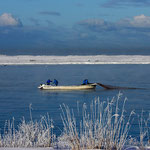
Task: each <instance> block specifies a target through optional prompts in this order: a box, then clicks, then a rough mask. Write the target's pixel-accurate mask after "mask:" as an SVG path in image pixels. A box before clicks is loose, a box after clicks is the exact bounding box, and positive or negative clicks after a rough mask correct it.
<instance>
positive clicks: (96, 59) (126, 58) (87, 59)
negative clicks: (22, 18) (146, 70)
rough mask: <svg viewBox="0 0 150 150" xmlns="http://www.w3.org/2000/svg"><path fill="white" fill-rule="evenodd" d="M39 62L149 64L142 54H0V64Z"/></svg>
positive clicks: (147, 58)
mask: <svg viewBox="0 0 150 150" xmlns="http://www.w3.org/2000/svg"><path fill="white" fill-rule="evenodd" d="M30 64H31V65H36V64H37V65H40V64H48V65H54V64H150V56H143V55H90V56H73V55H68V56H32V55H17V56H7V55H0V65H30Z"/></svg>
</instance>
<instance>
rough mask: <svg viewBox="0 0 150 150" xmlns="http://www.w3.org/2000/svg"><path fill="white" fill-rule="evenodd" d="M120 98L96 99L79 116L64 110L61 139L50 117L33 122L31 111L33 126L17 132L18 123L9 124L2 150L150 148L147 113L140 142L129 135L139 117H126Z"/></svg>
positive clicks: (23, 123) (22, 125) (0, 137)
mask: <svg viewBox="0 0 150 150" xmlns="http://www.w3.org/2000/svg"><path fill="white" fill-rule="evenodd" d="M120 97H121V93H119V94H118V95H117V97H114V98H112V99H111V100H109V99H108V100H107V101H100V99H99V98H96V99H95V100H94V101H92V103H91V105H90V106H87V105H86V104H85V103H84V104H83V107H82V109H81V108H77V110H78V112H74V111H73V110H71V109H70V108H69V107H68V106H66V105H63V106H61V109H62V113H61V119H62V123H63V126H64V129H63V131H62V134H61V135H60V136H59V137H57V138H56V136H55V134H54V133H53V128H54V125H53V121H52V119H50V118H49V115H47V116H43V117H41V119H40V120H39V121H33V119H32V114H31V107H30V118H31V119H30V121H29V122H26V121H25V119H24V118H23V119H22V121H21V123H20V124H19V125H18V128H17V129H15V127H14V119H12V121H11V122H10V121H6V125H5V129H4V134H1V135H0V147H24V148H29V147H36V148H37V147H51V148H52V147H53V148H54V149H57V148H58V147H59V148H67V149H73V150H81V149H106V150H112V149H116V150H122V149H125V148H126V147H128V145H129V146H133V147H134V148H135V147H136V148H140V149H145V147H146V146H147V147H148V146H149V147H150V137H149V136H150V115H149V117H148V118H147V119H144V117H143V112H142V113H141V115H140V116H139V119H138V120H139V141H138V140H137V139H135V138H133V137H132V136H130V135H129V130H130V128H131V125H132V119H133V118H134V117H135V113H134V111H132V112H130V115H129V116H128V118H127V117H126V111H125V103H126V98H125V99H124V100H123V101H122V102H121V104H122V105H121V106H120V101H121V99H120ZM80 110H81V111H80ZM88 110H89V111H88ZM75 113H76V114H77V113H78V114H80V118H82V119H81V120H79V121H77V118H76V117H75V116H77V115H75ZM133 147H132V148H133Z"/></svg>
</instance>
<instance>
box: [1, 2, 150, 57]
mask: <svg viewBox="0 0 150 150" xmlns="http://www.w3.org/2000/svg"><path fill="white" fill-rule="evenodd" d="M149 8H150V0H0V53H2V54H5V53H6V54H14V55H15V54H32V53H34V54H60V55H63V54H64V55H67V54H78V53H83V54H105V53H106V54H113V53H115V54H126V53H127V54H128V53H129V54H130V53H132V54H149V49H150V11H149Z"/></svg>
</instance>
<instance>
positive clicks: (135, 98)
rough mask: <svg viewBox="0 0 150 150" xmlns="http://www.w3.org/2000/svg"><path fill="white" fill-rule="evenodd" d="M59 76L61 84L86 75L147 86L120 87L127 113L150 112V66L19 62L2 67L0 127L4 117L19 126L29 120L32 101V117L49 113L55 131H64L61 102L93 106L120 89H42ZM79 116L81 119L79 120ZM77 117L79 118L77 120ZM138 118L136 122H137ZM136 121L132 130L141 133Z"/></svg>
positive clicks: (95, 79)
mask: <svg viewBox="0 0 150 150" xmlns="http://www.w3.org/2000/svg"><path fill="white" fill-rule="evenodd" d="M49 78H50V79H51V80H53V79H57V80H58V81H59V85H78V84H81V83H82V81H83V80H84V79H85V78H87V79H88V80H89V82H92V83H93V82H100V83H103V84H107V85H114V86H123V87H137V88H144V89H134V90H133V89H132V90H123V89H122V90H121V91H120V92H121V93H123V97H122V99H124V97H127V98H128V100H127V102H126V106H125V109H126V114H127V116H128V115H129V112H130V111H132V110H134V111H135V112H136V115H135V118H137V114H140V113H141V111H142V110H144V117H146V116H147V114H148V111H150V65H20V66H0V128H1V132H3V129H4V125H5V120H11V119H12V118H13V117H14V118H15V125H16V126H17V125H18V124H19V122H20V120H21V119H22V117H23V116H24V117H25V119H26V120H27V121H29V120H30V114H29V105H30V104H32V116H33V119H39V118H40V117H41V115H46V114H47V113H49V114H50V117H51V118H52V119H53V120H54V126H55V132H56V134H57V135H59V134H60V133H61V129H62V121H61V118H60V113H61V110H60V105H62V104H63V103H64V104H66V105H68V106H69V107H70V108H73V109H74V110H75V111H76V109H77V104H78V105H79V106H80V108H81V107H82V105H83V103H86V104H87V105H90V103H91V101H92V100H94V99H95V98H97V97H99V98H100V100H101V101H106V100H107V99H108V98H110V99H111V98H112V97H113V96H116V95H117V94H118V93H119V90H105V89H103V88H101V87H97V88H96V90H92V91H42V90H40V89H38V88H37V87H38V86H39V85H40V84H41V83H45V82H46V80H47V79H49ZM80 117H81V116H79V118H78V119H80ZM78 119H77V120H78ZM135 121H136V122H135ZM135 121H133V125H132V128H131V131H130V133H131V134H132V135H135V136H138V133H139V130H138V122H137V119H135Z"/></svg>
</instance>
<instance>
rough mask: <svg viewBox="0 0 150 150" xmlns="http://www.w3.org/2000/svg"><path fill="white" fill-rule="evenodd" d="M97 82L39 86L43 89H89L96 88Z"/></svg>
mask: <svg viewBox="0 0 150 150" xmlns="http://www.w3.org/2000/svg"><path fill="white" fill-rule="evenodd" d="M96 85H97V84H95V83H93V84H88V85H71V86H69V85H68V86H52V85H46V84H41V85H40V86H39V87H38V88H39V89H42V90H89V89H95V88H96Z"/></svg>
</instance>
